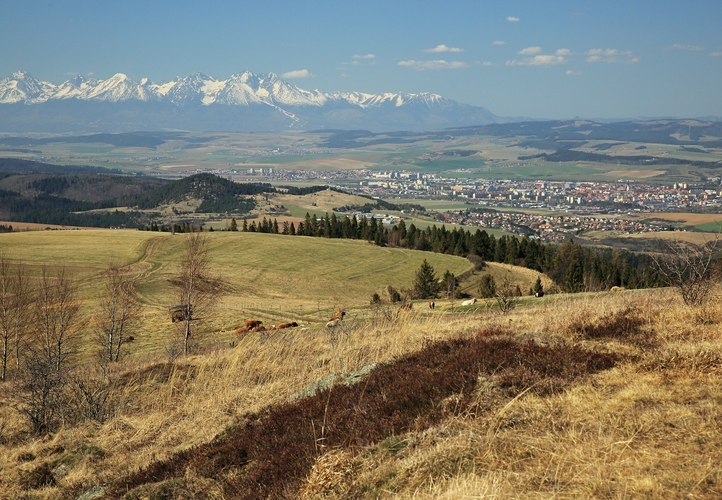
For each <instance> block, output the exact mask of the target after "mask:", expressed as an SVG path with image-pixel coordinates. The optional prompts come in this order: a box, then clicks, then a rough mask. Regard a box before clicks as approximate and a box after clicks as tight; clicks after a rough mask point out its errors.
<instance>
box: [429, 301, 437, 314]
mask: <svg viewBox="0 0 722 500" xmlns="http://www.w3.org/2000/svg"><path fill="white" fill-rule="evenodd" d="M435 308H436V302H434V301H433V300H430V301H429V309H430V310H432V311H433V310H434V309H435Z"/></svg>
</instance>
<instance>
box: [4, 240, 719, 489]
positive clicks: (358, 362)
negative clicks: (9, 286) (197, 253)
mask: <svg viewBox="0 0 722 500" xmlns="http://www.w3.org/2000/svg"><path fill="white" fill-rule="evenodd" d="M46 234H48V233H45V232H42V233H21V234H10V235H3V237H2V239H0V242H2V245H3V246H2V248H3V250H4V251H6V252H7V253H8V254H10V255H13V256H15V255H18V253H19V252H20V251H21V250H23V249H24V250H25V251H24V252H23V253H21V254H20V255H22V256H23V257H25V256H27V257H28V259H29V260H31V262H29V264H32V265H34V266H35V265H39V264H41V263H42V262H44V261H45V259H49V258H53V259H55V260H56V261H57V263H58V264H59V263H61V262H62V263H63V264H65V265H67V266H69V268H71V269H73V271H74V272H75V273H76V275H77V276H78V278H79V279H80V280H81V282H82V286H81V291H82V295H83V297H84V300H85V301H86V302H87V304H91V303H92V300H93V299H92V292H93V290H94V289H93V286H95V285H93V281H97V275H98V273H99V271H100V270H101V269H102V268H103V266H104V265H105V262H106V259H107V258H108V253H109V252H108V250H107V248H108V247H105V250H101V248H103V247H102V245H103V244H110V246H111V247H112V248H114V250H115V254H116V257H117V258H120V259H124V260H125V261H127V262H129V263H132V268H133V269H134V270H135V271H136V272H138V273H140V275H141V276H142V278H143V280H144V281H145V283H146V284H145V285H143V286H141V287H140V293H141V295H142V298H143V301H144V303H145V304H146V306H147V308H148V310H149V311H156V312H149V313H147V314H148V316H149V318H147V319H146V321H147V322H146V323H145V324H144V326H143V328H145V329H146V335H147V336H148V338H151V337H152V336H153V335H158V337H157V338H158V339H159V338H160V336H161V326H162V325H163V324H165V328H169V324H170V322H169V321H168V319H166V318H162V314H161V312H162V311H163V308H164V307H167V299H165V298H164V292H162V288H163V286H165V285H164V283H165V282H166V281H167V277H168V276H169V275H170V273H171V272H172V268H173V263H174V261H175V260H176V259H177V256H178V252H179V251H180V248H181V244H182V240H183V237H182V235H176V236H171V235H158V234H157V233H141V232H123V231H115V232H113V231H107V232H104V231H93V232H80V231H78V232H70V231H68V232H54V233H53V234H51V235H50V236H54V237H61V238H60V239H59V240H58V239H56V240H55V241H54V242H53V241H51V240H50V239H48V240H45V239H44V237H45V235H46ZM26 235H27V236H26ZM93 235H102V236H101V239H104V240H105V243H100V242H98V241H96V240H94V237H93ZM5 236H13V238H14V239H5ZM210 236H212V238H211V240H210V246H211V255H212V256H213V262H214V264H215V265H216V266H217V268H220V269H222V271H223V273H224V276H226V278H227V279H229V280H230V281H231V282H232V283H234V284H235V285H236V286H237V287H238V290H239V294H238V297H244V299H243V300H248V301H249V302H250V301H251V299H250V298H254V300H255V301H256V302H258V303H259V304H260V305H262V306H263V307H265V309H263V308H262V307H260V306H259V308H258V309H253V308H251V307H247V308H245V309H243V308H239V309H237V310H233V312H232V314H230V315H229V316H224V318H228V319H231V318H233V319H238V320H239V321H241V320H242V319H245V318H248V317H255V315H256V314H257V313H258V314H265V315H266V316H264V317H263V319H264V321H268V322H269V323H270V322H271V321H274V322H275V321H276V320H275V319H274V317H275V318H280V317H281V316H284V317H287V316H286V315H287V313H288V312H290V311H285V310H281V311H273V308H272V307H271V308H269V307H268V303H273V304H277V303H281V304H294V305H293V307H292V309H291V310H293V308H298V309H299V314H301V315H302V316H301V318H307V319H308V320H307V321H303V323H304V325H303V326H302V327H299V328H295V329H289V330H276V331H271V332H260V333H247V334H236V333H234V332H232V331H226V332H225V333H214V334H213V336H209V337H207V338H208V339H209V342H207V343H206V344H205V347H204V348H203V349H202V350H200V351H198V352H197V353H196V354H195V355H191V356H187V357H183V356H181V357H180V358H178V359H176V360H175V362H173V363H169V362H168V359H167V356H165V354H164V352H163V350H162V349H156V350H153V349H152V348H151V346H146V348H143V349H140V348H138V346H137V344H136V345H133V349H134V350H129V351H128V355H127V356H126V357H125V359H123V360H122V361H121V362H119V363H117V364H114V365H113V366H112V368H111V372H110V375H111V378H112V380H114V386H113V391H112V392H111V396H110V398H109V400H108V403H107V404H108V407H109V409H111V410H112V411H111V412H110V415H109V416H108V418H107V419H106V420H105V421H102V422H98V421H71V420H68V421H67V422H66V425H64V426H62V427H61V429H60V430H58V431H57V432H53V433H49V434H45V435H37V436H36V435H32V434H29V433H28V427H27V423H26V421H25V420H24V419H22V418H21V416H20V414H19V413H18V412H16V411H15V410H14V409H13V408H12V406H11V403H12V401H13V400H12V390H11V388H12V383H11V382H8V383H5V384H1V385H0V401H2V402H3V404H2V405H1V406H0V498H8V499H10V498H26V499H29V498H37V499H56V498H58V499H76V498H79V497H80V495H81V494H84V493H87V496H85V497H83V498H98V499H100V498H127V499H141V498H148V499H150V498H182V499H191V498H198V499H223V498H308V499H315V498H337V499H345V498H420V499H425V498H642V497H643V498H680V497H689V498H710V499H711V498H719V497H720V496H721V495H722V466H721V465H720V464H721V463H722V429H721V428H720V426H721V422H722V405H721V404H720V403H722V300H720V299H722V290H720V289H716V290H715V292H714V297H713V298H712V299H711V300H710V301H708V303H707V305H706V306H704V307H688V306H685V305H684V304H683V303H682V301H681V299H680V298H679V296H678V294H677V292H676V291H675V290H673V289H659V290H634V291H624V292H617V293H609V292H605V293H599V294H575V295H567V294H560V295H547V296H545V297H544V298H541V299H534V300H526V301H522V302H521V303H520V304H519V306H518V307H517V308H515V309H513V310H511V311H510V312H509V313H508V314H500V313H498V312H495V310H494V309H492V308H478V309H476V310H475V311H469V310H467V311H464V312H461V313H459V312H456V313H451V312H450V308H449V303H448V302H446V301H441V300H440V301H437V304H438V306H437V309H436V310H435V311H429V310H428V309H427V308H425V307H423V305H422V304H415V307H414V308H413V309H412V310H411V311H401V310H399V309H398V308H396V307H392V306H390V305H384V304H382V305H380V306H371V305H369V304H368V296H369V294H370V291H371V290H374V289H377V288H375V287H378V286H379V283H381V284H386V282H387V281H390V282H392V283H394V281H393V280H395V279H398V280H399V281H400V280H401V276H406V275H407V274H413V271H414V270H415V269H416V268H417V267H418V263H420V261H421V260H423V258H428V259H429V262H431V263H432V265H434V266H435V268H436V269H437V272H438V271H439V270H441V269H443V267H442V266H443V265H448V266H449V267H450V268H452V267H453V266H456V265H458V268H455V269H456V270H457V274H458V273H460V272H461V271H463V270H464V269H466V267H468V261H465V260H463V259H454V258H451V257H446V256H437V255H434V254H428V253H424V254H420V253H418V252H403V251H399V250H389V249H381V248H377V247H373V246H371V245H367V244H360V243H358V242H344V241H328V240H323V239H308V238H290V237H282V236H273V235H261V234H244V233H225V234H220V233H217V234H214V235H210ZM21 237H24V238H31V239H23V238H21ZM73 237H75V238H82V239H79V240H71V239H70V238H73ZM32 238H34V239H32ZM81 243H82V246H81V245H80V244H81ZM30 245H32V246H30ZM30 248H32V252H30V251H28V249H30ZM81 248H82V249H83V250H82V251H81V250H79V249H81ZM86 249H87V250H86ZM301 249H303V253H302V252H301ZM86 251H87V252H88V253H86ZM93 252H94V253H93ZM102 252H105V254H104V255H96V254H97V253H102ZM282 257H283V258H282ZM434 258H435V259H440V260H432V259H434ZM415 259H420V260H415ZM367 261H370V262H371V265H370V266H368V265H366V264H365V262H367ZM34 269H36V268H34ZM489 269H490V270H491V271H493V272H496V271H503V272H506V271H505V270H503V269H496V268H493V267H490V268H487V270H489ZM370 270H374V271H375V272H376V273H377V274H376V275H375V277H374V275H373V273H369V271H370ZM453 271H454V269H452V272H453ZM485 271H486V270H484V271H482V272H481V273H483V272H485ZM324 273H325V274H324ZM367 274H371V275H372V276H371V277H368V276H366V275H367ZM325 275H328V276H330V278H325V277H324V276H325ZM379 276H381V277H382V278H379ZM532 278H533V279H536V276H528V279H532ZM398 284H399V285H401V284H402V283H398ZM241 290H242V292H240V291H241ZM314 294H318V296H320V297H324V301H325V302H324V303H323V304H320V302H319V301H318V300H317V299H316V298H314ZM245 297H249V299H245ZM234 300H241V299H234ZM232 303H233V301H232V300H230V299H226V300H224V302H223V307H222V308H221V309H225V308H228V307H230V305H232ZM321 305H323V306H324V307H327V309H323V308H322V307H321ZM299 306H302V307H303V310H302V311H301V307H299ZM335 306H342V307H346V308H347V310H348V311H349V312H350V314H349V317H348V318H347V319H346V320H344V321H343V322H342V323H341V325H340V327H339V328H338V329H332V330H330V329H326V328H325V327H324V326H323V321H322V320H321V319H320V318H326V317H327V316H326V314H327V313H328V312H329V311H330V310H331V308H332V307H335ZM154 308H156V309H154ZM224 314H225V313H224ZM250 315H253V316H250ZM151 316H152V318H151ZM289 319H290V318H289ZM156 321H157V323H158V324H157V325H155V327H153V326H152V324H154V323H153V322H156ZM219 321H220V320H219ZM223 321H224V322H225V321H226V319H223ZM163 322H165V323H163ZM211 323H212V324H211V328H210V330H211V331H216V332H218V330H220V328H218V326H219V325H216V323H215V322H211ZM228 327H229V328H230V325H228ZM154 329H155V332H153V330H154ZM168 332H170V330H168V331H166V332H164V333H163V335H165V334H167V333H168ZM221 340H222V341H221ZM85 366H86V371H88V372H90V371H91V367H92V366H91V365H90V364H86V365H85ZM319 382H322V383H319ZM352 382H357V383H356V384H355V385H351V383H352ZM329 386H330V387H331V389H330V390H329V389H328V387H329ZM316 391H318V392H316Z"/></svg>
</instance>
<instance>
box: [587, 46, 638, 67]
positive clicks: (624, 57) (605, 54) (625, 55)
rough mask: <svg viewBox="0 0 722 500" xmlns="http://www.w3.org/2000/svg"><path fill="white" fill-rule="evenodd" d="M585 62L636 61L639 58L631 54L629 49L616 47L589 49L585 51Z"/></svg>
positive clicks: (631, 62)
mask: <svg viewBox="0 0 722 500" xmlns="http://www.w3.org/2000/svg"><path fill="white" fill-rule="evenodd" d="M585 55H586V56H587V62H592V63H593V62H605V63H630V64H633V63H638V62H639V58H638V57H634V56H633V55H632V51H631V50H625V51H621V52H620V51H619V50H617V49H591V50H588V51H587V52H585Z"/></svg>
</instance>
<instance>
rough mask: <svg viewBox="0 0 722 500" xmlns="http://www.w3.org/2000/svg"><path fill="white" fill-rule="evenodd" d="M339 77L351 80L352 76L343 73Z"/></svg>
mask: <svg viewBox="0 0 722 500" xmlns="http://www.w3.org/2000/svg"><path fill="white" fill-rule="evenodd" d="M339 76H340V77H341V78H351V75H349V74H348V73H341V74H340V75H339Z"/></svg>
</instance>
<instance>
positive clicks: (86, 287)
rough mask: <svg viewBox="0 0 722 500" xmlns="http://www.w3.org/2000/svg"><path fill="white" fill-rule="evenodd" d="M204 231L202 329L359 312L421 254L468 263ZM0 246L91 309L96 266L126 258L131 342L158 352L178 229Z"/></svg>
mask: <svg viewBox="0 0 722 500" xmlns="http://www.w3.org/2000/svg"><path fill="white" fill-rule="evenodd" d="M206 234H207V236H208V244H209V255H210V259H211V263H212V266H213V268H214V269H215V271H216V272H217V273H218V274H219V275H220V276H221V277H223V278H224V279H225V280H226V281H227V282H228V284H229V286H230V289H229V293H227V294H225V295H223V296H222V297H221V299H220V301H219V303H218V304H217V307H216V308H215V310H214V312H213V314H212V317H210V318H205V320H206V321H205V323H206V327H207V329H208V330H210V331H214V332H219V331H227V334H225V335H221V336H220V337H217V338H220V339H223V340H224V341H225V340H233V339H234V338H235V335H232V334H231V332H232V330H234V329H236V328H238V327H240V326H243V322H244V321H245V320H246V319H250V318H257V319H261V320H263V321H264V322H266V323H268V324H276V323H282V322H289V321H299V320H300V321H302V322H304V323H308V322H310V323H312V324H321V323H322V322H323V323H325V322H326V321H327V320H328V316H330V315H331V314H332V313H333V311H334V310H336V309H337V308H346V309H348V310H349V311H351V310H354V309H356V310H358V311H359V314H363V313H364V312H363V311H364V310H365V309H367V308H368V307H367V306H368V304H369V301H370V299H371V296H372V294H373V293H379V294H382V293H383V290H384V289H385V288H386V287H387V286H388V285H392V286H394V287H395V288H404V287H411V285H412V284H413V280H414V272H415V271H416V269H418V268H419V266H420V264H421V263H422V262H423V260H424V259H426V260H428V262H429V263H430V264H431V265H432V266H433V267H434V269H435V270H436V272H437V274H438V275H439V277H441V274H442V273H443V272H444V271H446V270H449V271H450V272H452V273H454V274H456V275H459V274H461V273H463V272H464V271H466V270H468V269H469V268H470V267H471V264H470V262H469V261H468V260H466V259H464V258H461V257H453V256H449V255H443V254H436V253H430V252H421V251H416V250H406V249H391V248H382V247H378V246H374V245H373V244H369V243H367V242H365V241H354V240H328V239H324V238H309V237H294V238H291V237H287V236H283V235H273V234H261V233H243V232H215V233H206ZM1 236H2V237H1V238H0V251H1V252H3V253H4V254H5V255H6V256H7V257H8V258H10V259H11V260H12V261H13V262H22V263H24V264H25V265H26V266H27V267H28V270H29V272H30V273H31V275H32V276H34V277H36V278H37V276H39V273H40V271H41V269H42V266H46V267H47V270H48V271H49V272H50V273H51V274H52V273H55V272H56V271H58V270H60V269H62V268H64V269H65V270H66V272H68V273H70V274H71V275H72V276H73V279H74V280H75V281H76V282H77V284H78V293H79V298H80V299H81V300H82V301H83V309H85V310H86V312H87V313H91V312H92V310H93V309H95V308H96V307H97V305H98V304H97V298H98V297H100V296H101V292H102V290H103V287H104V282H103V278H102V275H103V271H104V269H105V268H106V266H107V265H108V264H109V263H110V261H111V260H115V261H116V262H119V263H121V264H127V265H128V266H130V269H131V272H132V274H134V275H136V276H137V277H138V285H137V293H138V295H139V297H140V299H141V302H142V304H143V306H144V314H143V318H142V324H141V327H140V335H136V342H135V343H134V344H133V345H132V346H130V348H131V349H132V350H143V351H144V350H149V351H162V349H163V347H164V345H165V342H167V341H168V340H169V339H170V338H172V336H173V334H174V331H175V330H174V328H173V326H172V324H171V321H170V317H169V314H168V308H169V307H170V306H173V305H174V300H175V298H174V297H175V296H174V295H173V291H172V289H171V286H170V284H169V280H170V279H171V278H172V277H173V276H174V275H175V274H177V272H178V266H179V263H180V260H181V253H182V252H183V246H184V241H185V237H186V235H183V234H176V235H172V234H169V233H155V232H144V231H132V230H105V229H100V230H92V231H88V230H76V231H28V232H18V233H8V234H3V235H1Z"/></svg>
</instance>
